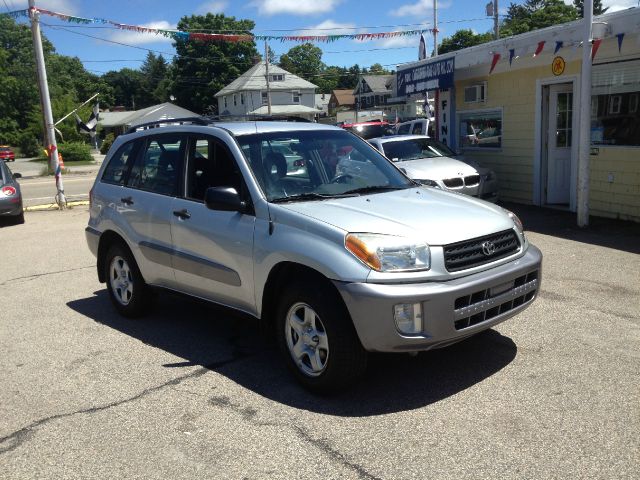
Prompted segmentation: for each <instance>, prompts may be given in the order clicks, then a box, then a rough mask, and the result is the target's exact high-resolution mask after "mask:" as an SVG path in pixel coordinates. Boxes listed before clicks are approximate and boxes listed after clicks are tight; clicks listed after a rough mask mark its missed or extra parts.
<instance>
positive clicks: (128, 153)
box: [102, 141, 136, 185]
mask: <svg viewBox="0 0 640 480" xmlns="http://www.w3.org/2000/svg"><path fill="white" fill-rule="evenodd" d="M135 145H136V142H135V141H132V142H129V143H125V144H124V145H122V146H121V147H120V148H119V149H118V151H117V152H116V153H115V155H113V156H112V157H111V159H110V160H109V163H108V164H107V167H106V168H105V169H104V173H103V174H102V181H103V182H105V183H112V184H114V185H124V182H125V178H126V175H127V172H128V171H129V169H130V167H131V164H132V163H133V159H134V157H135V151H136V148H134V147H135Z"/></svg>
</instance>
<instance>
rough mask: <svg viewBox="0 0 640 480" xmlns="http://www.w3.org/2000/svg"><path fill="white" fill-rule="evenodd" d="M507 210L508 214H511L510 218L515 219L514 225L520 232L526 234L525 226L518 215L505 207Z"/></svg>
mask: <svg viewBox="0 0 640 480" xmlns="http://www.w3.org/2000/svg"><path fill="white" fill-rule="evenodd" d="M505 211H506V212H507V215H509V218H511V220H513V223H514V225H515V226H516V228H517V229H518V233H520V235H524V227H523V226H522V222H521V221H520V219H519V218H518V216H517V215H516V214H515V213H513V212H511V211H509V210H506V209H505Z"/></svg>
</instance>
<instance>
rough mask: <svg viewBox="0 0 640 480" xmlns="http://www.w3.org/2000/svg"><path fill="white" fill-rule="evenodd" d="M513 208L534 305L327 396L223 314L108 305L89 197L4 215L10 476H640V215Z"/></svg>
mask: <svg viewBox="0 0 640 480" xmlns="http://www.w3.org/2000/svg"><path fill="white" fill-rule="evenodd" d="M514 208H515V209H516V211H517V213H520V214H521V216H522V217H523V219H524V221H525V227H529V228H528V229H529V233H528V235H529V238H530V240H531V241H532V242H533V243H535V244H536V245H537V246H538V247H540V248H541V250H542V251H543V253H544V255H545V261H544V267H543V282H542V291H541V295H540V297H539V299H538V300H537V301H536V302H535V303H534V305H533V306H532V307H531V308H529V309H528V310H527V311H525V312H524V313H523V314H522V315H520V316H519V317H516V318H514V319H512V320H510V321H508V322H506V323H504V324H502V325H500V326H499V327H498V328H496V329H494V330H491V331H488V332H486V333H484V334H481V335H479V336H476V337H474V338H472V339H470V340H468V341H465V342H463V343H460V344H457V345H455V346H452V347H450V348H447V349H443V350H438V351H432V352H426V353H422V354H420V355H418V356H417V357H415V358H414V357H409V356H407V355H377V356H375V357H374V358H373V359H372V362H371V368H370V369H369V372H368V375H367V377H366V379H365V381H364V382H362V383H361V384H358V385H356V386H354V387H353V389H352V390H350V391H348V392H346V393H344V394H341V395H338V396H335V397H329V398H323V397H316V396H313V395H310V394H309V393H307V392H305V391H304V390H302V389H300V388H299V387H298V386H297V384H296V383H295V382H294V380H293V379H292V377H290V376H289V374H288V373H287V371H286V370H285V368H284V367H283V364H282V363H281V362H280V360H279V358H278V355H277V352H276V351H275V348H274V346H273V345H272V344H271V343H269V342H268V341H267V340H265V338H264V337H263V336H262V335H261V333H260V331H259V329H258V327H257V325H256V322H254V321H252V320H250V319H247V318H244V317H239V316H237V315H235V314H233V313H231V312H229V311H228V310H225V309H222V308H214V307H210V306H207V305H204V304H201V303H196V302H192V301H190V300H187V299H184V298H182V297H178V296H174V295H167V294H162V295H160V296H158V298H157V302H156V305H155V310H154V312H153V313H152V314H151V315H149V316H148V317H146V318H144V319H142V320H138V321H130V320H125V319H123V318H120V317H119V316H117V315H116V314H115V313H114V311H113V309H112V308H111V305H110V303H109V300H108V297H107V294H106V291H105V289H104V286H103V285H101V284H99V283H98V281H97V278H96V274H95V268H94V258H93V257H92V256H91V254H90V252H89V251H88V249H87V247H86V244H85V240H84V226H85V224H86V218H87V210H86V208H76V209H73V210H69V211H66V212H29V213H27V218H26V223H25V225H20V226H6V227H3V226H0V245H2V247H1V248H2V251H1V252H0V298H1V299H2V301H1V302H0V362H1V365H2V366H3V371H2V375H1V376H0V406H1V407H0V408H1V412H2V413H1V415H0V478H2V479H7V480H8V479H14V478H16V479H18V478H20V479H25V478H52V479H64V478H72V479H78V478H162V479H167V478H171V479H177V478H216V479H223V478H230V479H245V478H246V479H257V478H283V479H285V478H287V479H289V478H309V479H316V478H318V479H334V478H345V479H351V478H354V479H423V478H438V479H439V478H451V479H461V478H514V479H522V478H535V479H541V478H616V479H621V478H638V468H639V467H638V466H639V465H640V378H639V377H640V325H639V323H640V246H639V244H640V242H639V241H638V238H640V228H639V227H640V226H639V225H629V224H623V223H620V222H604V221H600V222H594V223H595V225H594V227H592V228H590V229H589V230H587V231H580V230H578V229H576V228H572V227H571V225H572V223H574V216H573V215H570V214H566V213H561V212H549V211H542V210H539V209H534V208H525V207H515V206H514Z"/></svg>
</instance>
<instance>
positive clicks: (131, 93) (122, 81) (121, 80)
mask: <svg viewBox="0 0 640 480" xmlns="http://www.w3.org/2000/svg"><path fill="white" fill-rule="evenodd" d="M102 79H103V80H104V81H105V82H106V83H107V84H108V85H109V86H111V88H112V89H113V102H114V103H113V104H114V105H118V106H123V107H125V108H126V109H127V110H136V109H139V108H143V107H142V106H141V105H143V104H144V102H145V98H146V92H145V86H144V85H145V79H144V75H143V74H142V72H141V71H140V70H134V69H132V68H122V69H120V70H118V71H110V72H107V73H105V74H104V75H103V76H102ZM144 106H149V105H144Z"/></svg>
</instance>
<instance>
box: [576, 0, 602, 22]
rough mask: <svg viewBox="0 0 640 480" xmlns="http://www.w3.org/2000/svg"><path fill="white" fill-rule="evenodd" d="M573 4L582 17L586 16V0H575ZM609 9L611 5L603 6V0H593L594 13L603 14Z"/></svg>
mask: <svg viewBox="0 0 640 480" xmlns="http://www.w3.org/2000/svg"><path fill="white" fill-rule="evenodd" d="M573 6H574V7H575V8H576V10H578V16H579V17H580V18H583V17H584V0H573ZM607 10H609V7H607V8H604V7H603V6H602V0H593V14H594V15H602V14H603V13H606V11H607Z"/></svg>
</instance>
